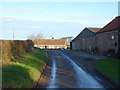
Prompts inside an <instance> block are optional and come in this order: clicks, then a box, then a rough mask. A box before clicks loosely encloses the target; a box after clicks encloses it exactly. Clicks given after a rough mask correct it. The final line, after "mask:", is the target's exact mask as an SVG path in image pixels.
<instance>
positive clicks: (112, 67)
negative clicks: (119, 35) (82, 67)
mask: <svg viewBox="0 0 120 90" xmlns="http://www.w3.org/2000/svg"><path fill="white" fill-rule="evenodd" d="M119 63H120V60H119V59H115V58H107V59H105V60H99V61H97V64H96V69H97V71H98V72H100V73H101V74H102V75H104V76H105V77H107V78H108V79H109V80H110V81H112V82H113V83H114V84H116V85H119V86H120V83H119V82H120V75H119V66H118V65H119Z"/></svg>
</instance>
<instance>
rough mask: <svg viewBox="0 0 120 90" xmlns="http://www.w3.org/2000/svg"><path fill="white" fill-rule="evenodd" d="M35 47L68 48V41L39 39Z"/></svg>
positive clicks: (35, 42)
mask: <svg viewBox="0 0 120 90" xmlns="http://www.w3.org/2000/svg"><path fill="white" fill-rule="evenodd" d="M34 47H38V48H40V49H59V48H65V49H66V48H67V43H66V40H64V39H38V40H35V41H34Z"/></svg>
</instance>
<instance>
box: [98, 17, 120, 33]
mask: <svg viewBox="0 0 120 90" xmlns="http://www.w3.org/2000/svg"><path fill="white" fill-rule="evenodd" d="M118 22H119V23H120V16H118V17H116V18H115V19H113V20H112V21H111V22H109V23H108V24H107V25H106V26H104V27H103V28H102V29H101V30H100V31H99V32H103V31H110V30H116V29H118Z"/></svg>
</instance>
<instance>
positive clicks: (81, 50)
mask: <svg viewBox="0 0 120 90" xmlns="http://www.w3.org/2000/svg"><path fill="white" fill-rule="evenodd" d="M73 51H80V52H85V50H83V49H75V50H73Z"/></svg>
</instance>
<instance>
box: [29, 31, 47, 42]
mask: <svg viewBox="0 0 120 90" xmlns="http://www.w3.org/2000/svg"><path fill="white" fill-rule="evenodd" d="M44 38H46V36H45V35H44V34H43V33H38V34H34V33H32V34H30V35H28V37H27V39H30V40H32V41H33V42H34V43H35V44H38V43H39V39H44Z"/></svg>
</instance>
